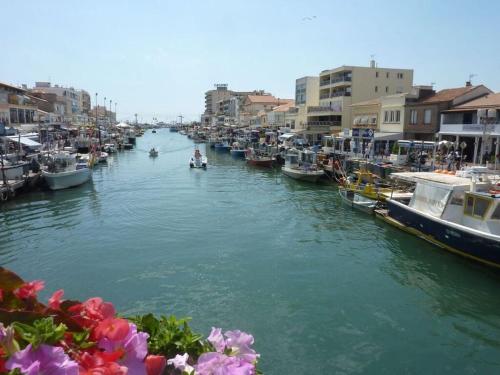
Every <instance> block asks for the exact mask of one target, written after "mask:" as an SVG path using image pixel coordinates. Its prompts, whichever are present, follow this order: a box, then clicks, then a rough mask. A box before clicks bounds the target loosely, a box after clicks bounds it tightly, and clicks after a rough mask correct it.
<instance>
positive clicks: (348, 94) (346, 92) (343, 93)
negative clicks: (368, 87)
mask: <svg viewBox="0 0 500 375" xmlns="http://www.w3.org/2000/svg"><path fill="white" fill-rule="evenodd" d="M339 96H351V92H350V91H334V92H332V98H336V97H339Z"/></svg>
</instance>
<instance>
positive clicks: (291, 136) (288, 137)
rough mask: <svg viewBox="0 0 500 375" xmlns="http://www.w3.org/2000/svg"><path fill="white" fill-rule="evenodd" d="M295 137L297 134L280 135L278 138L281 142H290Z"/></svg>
mask: <svg viewBox="0 0 500 375" xmlns="http://www.w3.org/2000/svg"><path fill="white" fill-rule="evenodd" d="M295 136H296V134H294V133H285V134H282V135H280V136H279V137H278V139H279V140H280V141H288V140H289V139H290V138H293V137H295Z"/></svg>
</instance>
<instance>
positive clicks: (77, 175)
mask: <svg viewBox="0 0 500 375" xmlns="http://www.w3.org/2000/svg"><path fill="white" fill-rule="evenodd" d="M42 176H43V177H44V179H45V181H46V182H47V185H48V186H49V188H50V189H51V190H60V189H67V188H70V187H73V186H78V185H81V184H83V183H85V182H87V181H89V180H90V179H91V178H92V171H91V169H90V168H89V167H88V165H87V164H86V163H77V162H76V157H75V155H73V154H69V153H58V154H54V155H51V156H50V158H49V162H48V166H47V169H44V170H42Z"/></svg>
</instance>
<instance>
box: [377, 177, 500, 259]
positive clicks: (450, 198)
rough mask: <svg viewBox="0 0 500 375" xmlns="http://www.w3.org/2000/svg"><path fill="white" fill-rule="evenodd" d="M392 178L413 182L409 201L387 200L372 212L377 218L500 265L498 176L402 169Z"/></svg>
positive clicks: (473, 257) (450, 248) (447, 246)
mask: <svg viewBox="0 0 500 375" xmlns="http://www.w3.org/2000/svg"><path fill="white" fill-rule="evenodd" d="M391 177H392V178H396V179H399V180H402V181H406V182H410V183H413V184H415V190H414V192H413V195H412V197H411V199H410V201H409V203H407V204H405V203H403V202H400V201H398V200H397V199H391V198H389V199H387V200H386V204H387V210H380V211H379V210H377V211H376V212H377V214H378V216H379V217H381V218H383V219H384V220H385V221H386V222H388V223H390V224H392V225H394V226H396V227H398V228H400V229H402V230H405V231H407V232H410V233H412V234H414V235H416V236H418V237H420V238H423V239H425V240H427V241H429V242H431V243H433V244H435V245H437V246H439V247H441V248H444V249H447V250H449V251H451V252H454V253H457V254H460V255H463V256H465V257H468V258H471V259H474V260H476V261H479V262H482V263H485V264H487V265H490V266H495V267H500V187H499V186H498V185H497V181H499V177H498V176H496V177H493V176H491V175H488V174H484V173H483V174H475V175H473V176H472V177H470V178H466V177H459V176H453V175H448V174H439V173H434V172H406V173H394V174H392V175H391Z"/></svg>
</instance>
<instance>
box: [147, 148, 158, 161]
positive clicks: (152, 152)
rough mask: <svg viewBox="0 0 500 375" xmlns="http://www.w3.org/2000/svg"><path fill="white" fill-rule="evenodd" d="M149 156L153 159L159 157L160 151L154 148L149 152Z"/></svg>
mask: <svg viewBox="0 0 500 375" xmlns="http://www.w3.org/2000/svg"><path fill="white" fill-rule="evenodd" d="M149 156H150V157H152V158H155V157H157V156H158V150H157V149H155V148H154V147H153V148H152V149H151V150H149Z"/></svg>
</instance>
